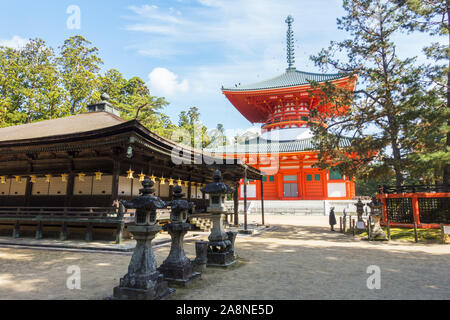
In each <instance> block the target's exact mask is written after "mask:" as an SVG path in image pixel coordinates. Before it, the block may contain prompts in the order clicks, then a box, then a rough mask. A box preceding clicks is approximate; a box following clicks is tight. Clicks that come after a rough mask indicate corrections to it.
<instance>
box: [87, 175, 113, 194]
mask: <svg viewBox="0 0 450 320" xmlns="http://www.w3.org/2000/svg"><path fill="white" fill-rule="evenodd" d="M111 192H112V176H111V175H104V176H102V180H95V177H94V184H93V185H92V194H93V195H110V194H111Z"/></svg>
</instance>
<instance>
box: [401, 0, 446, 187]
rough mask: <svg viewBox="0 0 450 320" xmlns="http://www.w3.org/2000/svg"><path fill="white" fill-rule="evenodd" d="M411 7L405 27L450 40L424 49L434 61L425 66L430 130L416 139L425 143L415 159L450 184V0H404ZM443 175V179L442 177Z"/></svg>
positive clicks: (426, 115) (425, 118)
mask: <svg viewBox="0 0 450 320" xmlns="http://www.w3.org/2000/svg"><path fill="white" fill-rule="evenodd" d="M397 2H398V3H401V4H404V5H406V6H407V8H408V9H409V12H408V13H409V19H408V20H409V21H408V22H407V23H406V24H405V28H407V29H409V30H411V31H422V32H427V33H429V34H430V35H431V36H440V37H442V38H443V39H446V44H442V43H440V42H433V43H431V44H430V45H429V46H426V47H425V48H424V52H425V54H426V55H427V57H428V58H430V59H431V60H432V61H433V63H432V64H431V65H428V66H425V67H424V70H425V72H426V75H427V79H428V83H426V85H427V86H428V87H429V88H430V89H429V90H428V95H427V97H426V98H427V99H428V100H429V108H428V109H427V110H424V112H423V115H421V117H422V119H423V123H424V124H425V125H427V127H428V128H429V130H426V131H425V132H426V133H428V134H426V135H424V134H423V133H424V131H423V130H419V131H418V134H417V137H416V139H418V140H421V141H422V142H423V143H422V145H423V148H422V150H418V151H422V152H417V154H416V155H415V158H416V159H417V161H421V162H422V164H423V165H422V166H421V167H422V168H423V169H425V170H426V168H428V170H429V168H430V167H431V168H433V169H434V171H435V175H436V176H437V177H439V178H436V179H435V181H436V182H443V183H446V184H447V185H450V0H401V1H397ZM441 176H442V179H440V177H441Z"/></svg>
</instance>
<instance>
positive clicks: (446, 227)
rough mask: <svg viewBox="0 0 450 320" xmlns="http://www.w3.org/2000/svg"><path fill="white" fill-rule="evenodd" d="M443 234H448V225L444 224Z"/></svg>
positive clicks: (449, 227) (449, 229)
mask: <svg viewBox="0 0 450 320" xmlns="http://www.w3.org/2000/svg"><path fill="white" fill-rule="evenodd" d="M444 234H450V226H444Z"/></svg>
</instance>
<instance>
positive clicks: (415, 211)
mask: <svg viewBox="0 0 450 320" xmlns="http://www.w3.org/2000/svg"><path fill="white" fill-rule="evenodd" d="M411 200H412V209H413V217H414V222H415V223H416V224H417V225H419V224H420V216H419V199H417V197H412V198H411Z"/></svg>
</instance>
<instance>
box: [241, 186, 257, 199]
mask: <svg viewBox="0 0 450 320" xmlns="http://www.w3.org/2000/svg"><path fill="white" fill-rule="evenodd" d="M241 197H242V198H243V197H244V186H241ZM247 198H256V184H248V185H247Z"/></svg>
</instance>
